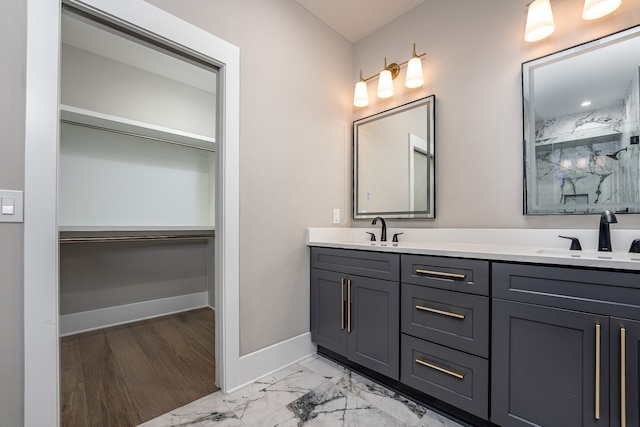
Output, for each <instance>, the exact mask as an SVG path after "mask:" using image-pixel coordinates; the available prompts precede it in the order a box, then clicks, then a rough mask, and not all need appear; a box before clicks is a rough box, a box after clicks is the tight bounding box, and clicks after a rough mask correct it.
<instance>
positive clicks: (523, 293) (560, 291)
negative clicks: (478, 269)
mask: <svg viewBox="0 0 640 427" xmlns="http://www.w3.org/2000/svg"><path fill="white" fill-rule="evenodd" d="M492 277H493V279H492V280H493V281H492V291H491V292H492V296H493V297H496V298H501V299H506V300H512V301H521V302H528V303H532V304H540V305H548V306H552V307H558V308H567V309H572V310H578V311H588V312H591V313H597V314H603V315H609V314H611V313H615V315H616V316H619V317H625V318H628V319H634V320H640V273H631V272H621V271H606V270H593V269H591V270H590V269H583V268H570V267H556V266H541V265H530V264H511V263H500V262H496V263H493V267H492Z"/></svg>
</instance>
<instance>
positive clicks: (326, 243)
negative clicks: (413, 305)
mask: <svg viewBox="0 0 640 427" xmlns="http://www.w3.org/2000/svg"><path fill="white" fill-rule="evenodd" d="M367 232H375V234H376V236H377V237H378V239H379V237H380V229H379V228H375V229H371V228H308V229H307V245H308V246H321V247H328V248H343V249H356V250H368V251H380V252H396V253H407V254H422V255H438V256H449V257H457V258H475V259H487V260H495V261H516V262H527V263H539V264H553V265H567V266H582V267H597V268H611V269H621V270H635V271H640V253H629V252H627V251H628V249H629V246H630V244H631V242H632V241H633V240H634V239H635V238H640V231H636V230H611V240H612V245H613V247H614V248H615V249H616V250H614V251H613V252H598V251H597V250H596V247H595V244H592V243H597V240H598V231H597V230H584V229H573V230H557V229H396V228H392V229H388V230H387V239H388V241H387V242H380V241H376V242H371V241H369V240H368V237H369V235H368V234H366V233H367ZM394 233H404V234H402V235H401V236H400V238H399V240H400V242H398V243H392V242H391V238H392V236H393V234H394ZM558 235H562V236H571V237H578V238H579V239H580V241H581V243H582V247H583V250H582V251H570V250H569V249H568V248H569V244H570V241H569V240H566V239H561V238H559V237H558ZM618 247H620V250H618V249H617V248H618Z"/></svg>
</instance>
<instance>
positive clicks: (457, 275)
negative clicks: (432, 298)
mask: <svg viewBox="0 0 640 427" xmlns="http://www.w3.org/2000/svg"><path fill="white" fill-rule="evenodd" d="M416 273H418V274H428V275H430V276H439V277H446V278H447V279H460V280H462V279H464V278H465V277H466V276H467V275H466V274H460V273H447V272H444V271H433V270H421V269H416Z"/></svg>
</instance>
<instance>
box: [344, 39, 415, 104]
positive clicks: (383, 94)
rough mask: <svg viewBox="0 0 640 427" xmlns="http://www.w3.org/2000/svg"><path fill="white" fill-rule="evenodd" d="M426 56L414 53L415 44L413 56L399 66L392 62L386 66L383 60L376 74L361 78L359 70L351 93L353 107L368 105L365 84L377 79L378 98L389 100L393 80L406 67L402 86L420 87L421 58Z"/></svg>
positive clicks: (391, 94)
mask: <svg viewBox="0 0 640 427" xmlns="http://www.w3.org/2000/svg"><path fill="white" fill-rule="evenodd" d="M425 56H427V53H426V52H425V53H421V54H419V55H418V54H417V53H416V44H415V43H414V44H413V56H412V57H411V59H408V60H406V61H404V62H401V63H399V64H397V63H395V62H392V63H391V64H389V65H387V58H386V57H385V58H384V68H383V69H382V71H381V72H380V73H378V74H374V75H372V76H370V77H367V78H363V77H362V69H361V70H360V80H359V81H358V82H357V83H356V87H355V90H354V93H353V105H354V106H356V107H366V106H367V105H369V90H368V88H367V82H368V81H369V80H373V79H375V78H376V77H377V78H378V98H389V97H391V96H393V80H394V79H395V78H396V77H398V74H400V68H401V67H403V66H405V65H406V66H407V74H406V77H405V83H404V85H405V86H406V87H408V88H416V87H420V86H422V85H423V84H424V77H423V73H422V60H421V58H423V57H425Z"/></svg>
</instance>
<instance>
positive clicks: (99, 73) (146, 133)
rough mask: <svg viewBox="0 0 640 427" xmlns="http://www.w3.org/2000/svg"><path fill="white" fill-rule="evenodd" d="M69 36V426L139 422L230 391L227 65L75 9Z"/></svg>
mask: <svg viewBox="0 0 640 427" xmlns="http://www.w3.org/2000/svg"><path fill="white" fill-rule="evenodd" d="M61 43H62V48H61V52H62V54H61V82H60V99H61V105H60V138H59V140H60V145H59V147H60V152H59V172H58V179H59V182H58V185H59V200H58V224H59V233H60V248H59V258H60V265H59V284H60V285H59V287H60V293H59V304H60V322H59V325H60V326H59V328H60V337H61V338H60V339H61V341H60V364H61V371H60V372H61V414H62V424H63V425H68V426H72V425H116V424H117V425H135V424H138V423H141V422H143V421H146V420H148V419H151V418H153V417H156V416H158V415H160V414H162V413H165V412H168V411H169V410H171V409H174V408H176V407H178V406H181V405H183V404H185V403H187V402H190V401H193V400H195V399H197V398H199V397H202V396H204V395H207V394H209V393H211V392H213V391H215V390H216V386H215V378H214V371H215V369H214V364H215V349H214V311H213V308H214V307H215V301H214V294H215V293H214V286H215V283H214V268H215V265H214V258H215V257H214V253H213V252H214V239H215V230H214V225H215V212H216V206H215V200H216V198H215V192H216V182H215V177H216V161H217V160H216V141H215V137H216V104H217V99H216V87H217V81H216V80H217V79H216V69H215V67H214V66H212V65H209V64H207V63H206V62H205V61H203V60H202V59H201V58H199V57H197V56H196V55H193V54H191V53H190V52H189V51H186V50H185V49H183V48H181V47H180V46H173V45H163V43H162V41H158V40H155V39H152V38H147V37H146V36H145V35H144V34H142V33H139V32H138V31H137V30H136V29H135V28H127V27H126V26H122V24H120V23H118V22H109V21H106V20H104V18H96V17H95V16H92V15H91V14H90V13H87V11H80V10H76V9H73V8H70V7H66V6H65V8H64V9H63V14H62V40H61ZM88 417H90V420H91V422H90V423H87V424H85V422H88V420H89V418H88ZM99 418H103V419H104V420H105V423H104V424H100V421H99ZM114 420H118V422H120V423H121V424H118V423H116V424H109V423H113V422H115V421H114Z"/></svg>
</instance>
